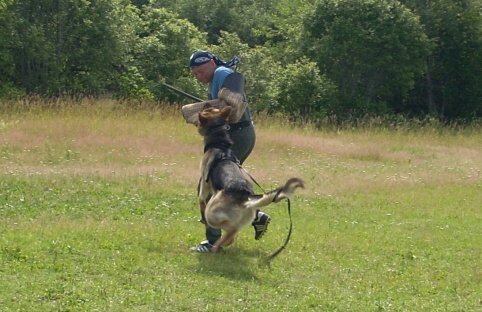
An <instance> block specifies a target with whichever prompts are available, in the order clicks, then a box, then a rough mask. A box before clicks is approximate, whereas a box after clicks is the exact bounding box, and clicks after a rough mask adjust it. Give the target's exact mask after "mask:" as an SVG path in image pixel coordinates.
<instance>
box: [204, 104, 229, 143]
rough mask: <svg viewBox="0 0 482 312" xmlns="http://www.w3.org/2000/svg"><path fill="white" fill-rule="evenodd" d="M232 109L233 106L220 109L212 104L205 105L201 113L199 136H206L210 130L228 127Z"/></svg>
mask: <svg viewBox="0 0 482 312" xmlns="http://www.w3.org/2000/svg"><path fill="white" fill-rule="evenodd" d="M231 109H232V107H231V106H225V107H223V108H221V109H219V108H216V107H214V106H211V105H210V104H206V105H204V107H203V110H202V111H201V112H200V113H199V124H198V132H199V134H200V135H202V136H205V135H206V134H207V133H209V131H210V130H212V129H215V128H217V127H222V126H225V125H227V124H228V118H229V114H230V113H231Z"/></svg>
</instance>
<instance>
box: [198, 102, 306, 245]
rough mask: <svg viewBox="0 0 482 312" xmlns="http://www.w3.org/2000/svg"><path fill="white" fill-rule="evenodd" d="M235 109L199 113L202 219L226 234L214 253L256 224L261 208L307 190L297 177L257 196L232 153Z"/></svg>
mask: <svg viewBox="0 0 482 312" xmlns="http://www.w3.org/2000/svg"><path fill="white" fill-rule="evenodd" d="M231 109H232V107H231V106H225V107H223V108H215V107H213V106H211V105H209V104H207V105H205V106H204V107H203V110H202V111H201V112H200V113H199V123H198V132H199V134H200V135H201V136H203V137H204V156H203V158H202V161H201V179H200V185H199V198H198V199H199V207H200V210H201V217H202V221H203V222H205V223H207V224H209V225H210V226H211V227H213V228H218V229H222V230H224V233H223V235H222V236H221V238H219V239H218V240H217V241H216V242H215V243H214V246H213V248H212V252H219V251H220V250H221V248H222V247H226V246H229V245H230V244H231V243H232V242H233V241H234V239H235V238H236V235H237V233H238V232H239V231H240V230H242V229H243V228H244V227H246V226H247V225H249V224H251V223H252V221H253V220H254V218H255V215H256V213H257V210H258V209H259V208H260V207H264V206H268V205H269V204H271V203H273V202H279V201H280V200H282V199H286V198H290V196H291V195H292V194H293V193H294V191H295V189H297V188H304V183H303V181H302V180H301V179H300V178H296V177H294V178H290V179H289V180H288V181H287V182H286V183H285V185H284V186H283V187H280V188H277V189H275V190H272V191H270V192H267V193H265V194H263V195H258V194H255V192H254V190H253V186H252V184H251V183H250V182H249V181H248V180H247V179H246V177H245V175H244V174H243V172H242V170H241V168H240V166H239V165H238V161H237V160H236V158H235V156H234V155H233V152H232V150H231V146H232V144H233V141H232V140H231V138H230V136H229V133H228V130H229V125H228V119H229V116H230V113H231Z"/></svg>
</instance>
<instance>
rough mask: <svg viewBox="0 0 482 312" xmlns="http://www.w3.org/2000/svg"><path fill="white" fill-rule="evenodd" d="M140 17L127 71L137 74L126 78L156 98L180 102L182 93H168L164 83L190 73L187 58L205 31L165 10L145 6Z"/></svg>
mask: <svg viewBox="0 0 482 312" xmlns="http://www.w3.org/2000/svg"><path fill="white" fill-rule="evenodd" d="M140 20H141V22H140V23H139V25H138V28H137V35H138V38H137V39H136V40H135V41H134V44H133V47H132V51H131V54H130V60H131V61H130V62H129V64H128V67H129V68H128V70H127V74H129V73H133V72H135V73H137V75H136V76H135V77H133V76H127V77H126V76H124V78H125V80H126V81H128V82H129V81H131V79H132V81H131V82H138V83H136V85H137V87H136V88H138V89H141V90H142V89H144V90H146V92H149V93H150V94H152V95H153V96H154V97H155V98H156V99H167V100H169V101H179V100H180V97H179V95H177V94H173V93H172V92H169V91H168V90H167V89H166V88H165V87H163V86H162V82H165V81H167V82H169V83H175V82H176V81H177V80H179V79H180V78H181V80H182V77H183V76H187V58H188V56H189V55H190V54H191V53H192V51H194V50H195V48H196V47H197V46H199V43H200V42H203V39H204V34H203V33H201V32H199V31H198V30H197V29H196V28H195V27H194V26H193V25H192V24H191V23H190V22H189V21H187V20H183V19H179V18H178V17H177V15H176V14H174V13H171V12H169V11H166V10H165V9H155V8H152V7H150V6H145V7H143V9H142V12H141V14H140ZM191 84H192V81H191ZM120 87H121V88H120V90H119V91H121V92H125V90H123V89H122V88H123V85H121V86H120ZM187 91H190V90H187ZM132 95H133V94H132ZM132 95H130V96H132ZM126 96H129V94H127V95H126Z"/></svg>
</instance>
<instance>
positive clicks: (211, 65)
mask: <svg viewBox="0 0 482 312" xmlns="http://www.w3.org/2000/svg"><path fill="white" fill-rule="evenodd" d="M215 58H216V57H215V55H214V54H212V53H210V52H207V51H201V50H199V51H196V52H194V53H193V54H192V55H191V58H190V59H189V67H190V68H191V73H193V75H194V77H196V79H197V80H198V81H199V82H201V83H209V82H211V80H212V79H213V76H214V71H215V70H216V67H217V65H216V62H215Z"/></svg>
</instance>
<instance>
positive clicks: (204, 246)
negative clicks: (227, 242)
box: [189, 240, 214, 253]
mask: <svg viewBox="0 0 482 312" xmlns="http://www.w3.org/2000/svg"><path fill="white" fill-rule="evenodd" d="M213 247H214V246H213V245H212V244H211V243H209V241H207V240H205V241H202V242H200V243H199V245H197V246H194V247H191V248H189V250H190V251H195V252H199V253H206V252H212V249H213Z"/></svg>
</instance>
